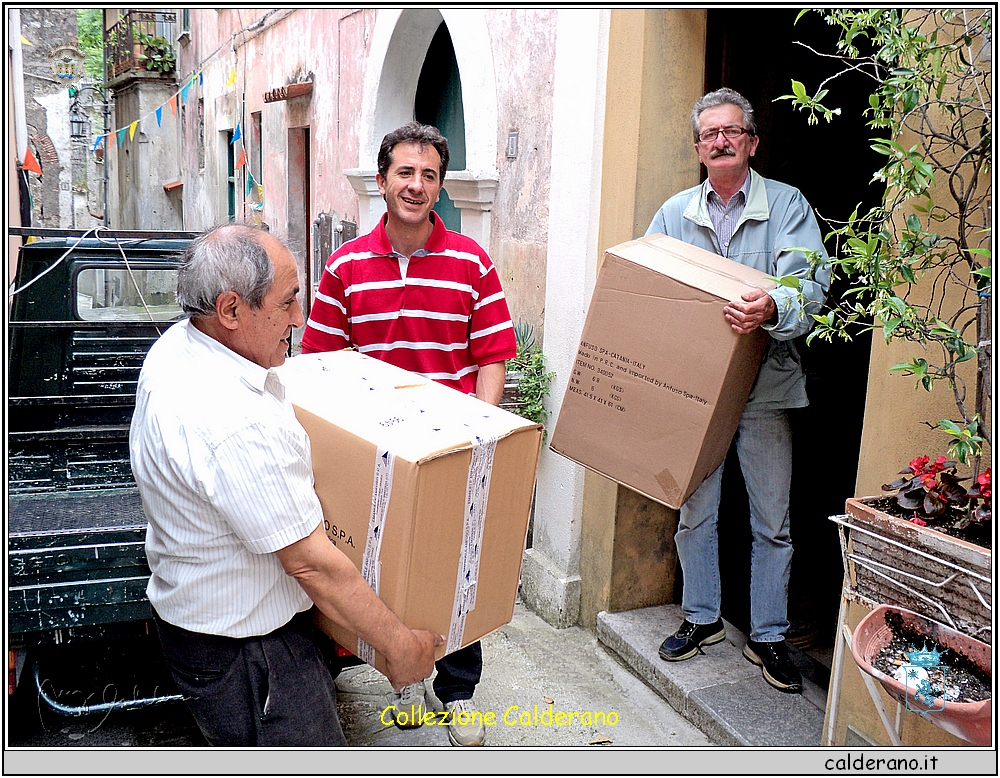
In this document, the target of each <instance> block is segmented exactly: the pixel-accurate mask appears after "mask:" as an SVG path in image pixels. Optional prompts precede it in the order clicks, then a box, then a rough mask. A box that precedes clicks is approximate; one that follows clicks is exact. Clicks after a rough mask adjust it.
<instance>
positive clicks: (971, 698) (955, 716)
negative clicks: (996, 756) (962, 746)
mask: <svg viewBox="0 0 1000 778" xmlns="http://www.w3.org/2000/svg"><path fill="white" fill-rule="evenodd" d="M851 653H852V655H853V656H854V661H855V662H856V663H857V665H858V667H859V668H860V669H861V670H862V672H864V673H867V674H868V675H870V676H871V677H872V678H874V679H875V680H876V681H878V682H879V683H880V684H881V685H882V688H883V689H885V691H886V692H887V693H888V694H889V696H890V697H892V698H893V699H894V700H896V702H898V703H900V704H901V705H904V706H905V707H906V709H907V710H910V711H913V712H916V713H919V714H920V715H921V716H923V717H925V718H926V719H927V720H929V721H931V722H933V723H934V724H935V725H937V726H938V727H940V728H941V729H943V730H945V731H947V732H950V733H951V734H953V735H956V736H958V737H960V738H962V739H963V740H965V741H967V742H969V743H972V744H973V745H977V746H989V745H990V744H991V737H992V726H991V713H992V708H993V705H992V698H991V695H990V681H991V678H992V675H993V672H992V668H993V663H992V650H991V646H989V645H988V644H986V643H983V642H982V641H979V640H976V639H974V638H971V637H969V636H968V635H965V634H963V633H962V632H959V631H957V630H954V629H951V628H950V627H948V626H946V625H944V624H941V623H939V622H936V621H933V620H932V619H928V618H925V617H924V616H921V615H920V614H918V613H914V612H913V611H910V610H907V609H905V608H898V607H893V606H889V605H881V606H879V607H877V608H875V609H874V610H873V611H872V612H871V613H869V614H868V615H867V616H865V617H864V618H863V619H862V620H861V621H860V622H859V623H858V626H857V628H856V629H855V630H854V634H853V636H852V639H851Z"/></svg>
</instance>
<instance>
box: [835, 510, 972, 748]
mask: <svg viewBox="0 0 1000 778" xmlns="http://www.w3.org/2000/svg"><path fill="white" fill-rule="evenodd" d="M830 520H831V521H832V522H834V523H835V524H837V525H838V530H839V535H840V550H841V555H842V558H843V563H844V571H845V577H844V589H843V596H842V598H841V603H840V614H839V618H838V625H839V626H838V635H837V641H836V646H835V648H834V660H833V670H832V673H831V678H830V699H829V703H828V706H829V711H830V713H829V716H828V717H827V718H828V721H827V731H826V733H825V738H824V741H825V742H824V745H827V746H830V745H833V741H834V738H835V735H836V731H837V718H838V714H839V708H840V693H841V683H842V680H843V673H844V659H845V656H846V655H849V654H850V653H851V639H852V637H851V631H850V629H849V628H848V626H847V622H848V607H849V604H850V603H851V602H857V603H859V604H860V605H862V606H864V607H866V608H868V609H873V608H875V607H877V606H878V605H879V604H882V603H885V604H891V605H897V606H900V607H904V608H908V609H910V610H914V611H917V612H920V613H922V614H923V615H925V616H926V617H927V618H930V619H933V620H935V621H939V622H941V623H943V624H948V625H949V626H951V627H952V628H954V629H957V630H961V631H963V632H965V633H966V634H969V635H972V636H973V637H976V638H978V639H980V640H984V641H986V642H990V643H992V602H991V599H990V598H991V597H992V578H991V577H990V574H989V572H990V556H991V555H990V554H989V553H988V552H984V553H983V554H982V555H977V554H974V553H973V554H972V556H971V557H970V559H973V560H974V563H967V562H964V561H963V562H960V561H957V560H956V559H954V558H946V556H945V555H943V554H941V553H933V552H931V551H928V550H926V549H924V550H922V549H920V548H915V547H914V546H913V545H912V544H908V543H902V542H900V541H899V540H897V539H896V538H893V537H890V536H889V534H888V533H886V532H883V531H879V527H878V526H876V525H868V526H865V525H866V524H867V522H865V521H863V520H862V519H860V518H859V517H858V516H856V515H851V514H843V515H838V516H831V517H830ZM980 556H981V557H982V558H981V559H980V558H979V557H980ZM876 557H878V558H876ZM977 568H978V569H977ZM858 672H859V673H860V674H861V677H862V679H863V680H864V682H865V687H866V688H867V689H868V693H869V695H870V696H871V699H872V703H873V704H874V705H875V709H876V711H877V712H878V715H879V719H880V720H881V722H882V725H883V727H884V728H885V732H886V734H887V735H888V737H889V740H890V742H891V743H892V744H893V745H895V746H899V745H902V742H901V739H900V737H901V732H902V712H903V706H902V705H901V704H900V703H899V702H897V703H896V710H895V716H892V715H891V714H890V711H889V710H887V708H886V706H885V704H884V703H883V701H882V697H881V694H880V693H879V685H878V684H877V683H876V682H875V680H874V679H873V678H871V677H870V676H869V675H868V674H866V673H865V672H863V671H862V670H861V669H860V668H859V670H858Z"/></svg>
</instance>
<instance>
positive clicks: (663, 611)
mask: <svg viewBox="0 0 1000 778" xmlns="http://www.w3.org/2000/svg"><path fill="white" fill-rule="evenodd" d="M683 618H684V617H683V614H682V613H681V609H680V606H679V605H659V606H655V607H651V608H641V609H638V610H633V611H624V612H622V613H607V612H605V611H602V612H601V613H599V614H598V616H597V639H598V640H599V641H600V642H601V643H602V644H603V645H605V646H606V647H608V648H609V649H610V650H612V651H613V652H614V653H616V654H618V656H620V657H621V658H622V660H623V661H624V662H625V664H626V665H628V666H629V667H630V668H631V669H632V671H633V672H634V673H635V674H636V675H638V676H639V677H640V678H642V679H643V680H644V681H645V682H646V683H647V684H648V685H649V686H650V687H652V688H653V689H654V690H655V691H657V692H658V693H659V694H660V695H661V696H663V697H664V699H666V700H667V702H669V703H670V705H671V706H672V707H673V708H674V709H675V710H677V711H678V712H679V713H680V714H681V715H683V716H684V717H685V718H686V719H688V720H689V721H690V722H691V723H693V724H694V725H695V726H696V727H698V728H699V729H700V730H701V731H702V732H704V733H705V735H706V736H707V737H709V738H711V739H712V740H713V741H714V742H716V743H718V744H719V745H722V746H762V747H781V746H786V747H809V746H818V745H820V743H821V742H822V732H823V717H824V711H825V708H826V691H825V690H824V689H823V688H821V687H820V686H818V685H817V684H816V683H815V682H814V681H812V680H811V679H810V678H809V677H808V673H810V672H811V670H812V660H810V659H809V657H807V656H805V655H804V654H802V653H801V652H800V651H798V649H796V648H795V647H794V646H791V645H790V646H789V655H790V656H791V657H792V660H793V661H794V662H795V664H796V666H798V667H799V669H800V670H803V693H802V694H785V693H783V692H779V691H778V690H776V689H774V688H772V687H771V686H770V685H769V684H768V683H767V681H765V680H764V677H763V675H762V673H761V670H760V668H759V667H757V666H756V665H754V664H752V663H750V662H749V661H747V659H746V658H744V656H743V653H742V652H743V645H744V644H745V642H746V636H745V635H743V633H741V632H740V631H739V630H737V629H736V628H735V627H733V625H732V624H730V623H729V622H725V624H726V639H725V640H724V641H722V642H721V643H717V644H716V645H714V646H706V647H705V648H703V649H702V651H703V652H704V653H703V654H699V655H697V656H694V657H692V658H691V659H687V660H684V661H681V662H665V661H664V660H662V659H660V657H659V655H658V653H657V650H658V649H659V646H660V643H662V642H663V640H664V638H666V637H667V636H668V635H671V634H673V633H674V631H676V629H677V628H678V627H679V626H680V624H681V621H682V620H683Z"/></svg>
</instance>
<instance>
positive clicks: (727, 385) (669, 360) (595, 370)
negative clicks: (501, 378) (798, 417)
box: [550, 235, 774, 508]
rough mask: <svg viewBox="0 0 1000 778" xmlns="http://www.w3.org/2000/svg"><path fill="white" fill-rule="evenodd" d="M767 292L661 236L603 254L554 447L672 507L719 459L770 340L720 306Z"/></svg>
mask: <svg viewBox="0 0 1000 778" xmlns="http://www.w3.org/2000/svg"><path fill="white" fill-rule="evenodd" d="M773 287H774V283H773V282H772V281H770V280H768V277H767V276H766V275H765V274H764V273H761V272H759V271H757V270H754V269H752V268H748V267H745V266H743V265H740V264H738V263H736V262H732V261H731V260H728V259H725V258H724V257H720V256H718V255H717V254H713V253H711V252H709V251H704V250H703V249H699V248H696V247H694V246H691V245H688V244H687V243H683V242H682V241H679V240H675V239H673V238H669V237H666V236H664V235H653V236H649V237H647V238H642V239H640V240H633V241H629V242H627V243H622V244H620V245H618V246H615V247H614V248H611V249H609V250H608V251H607V253H606V254H605V257H604V262H603V264H602V266H601V270H600V273H599V274H598V278H597V284H596V287H595V288H594V294H593V297H592V298H591V301H590V307H589V309H588V311H587V318H586V321H585V323H584V325H583V334H582V336H581V339H580V346H579V349H578V350H577V354H576V359H575V360H574V362H573V371H572V375H571V376H570V379H569V385H568V386H567V389H566V395H565V397H564V398H563V402H562V408H561V409H560V411H559V418H558V420H557V422H556V427H555V430H554V432H553V434H552V442H551V444H550V447H551V449H552V450H553V451H555V452H557V453H559V454H562V455H563V456H565V457H568V458H569V459H572V460H573V461H575V462H578V463H580V464H581V465H584V466H585V467H588V468H590V469H591V470H594V471H596V472H598V473H600V474H601V475H604V476H606V477H608V478H610V479H612V480H614V481H617V482H618V483H621V484H624V485H625V486H628V487H629V488H631V489H634V490H635V491H637V492H640V493H641V494H644V495H646V496H647V497H650V498H652V499H653V500H656V501H658V502H661V503H664V504H666V505H668V506H669V507H671V508H679V507H680V506H681V504H682V503H683V502H684V501H685V500H686V499H687V498H688V497H690V496H691V494H692V493H693V492H694V491H695V489H697V488H698V486H700V485H701V482H702V481H704V480H705V478H706V477H707V476H708V475H710V474H711V473H712V472H713V471H714V470H715V469H716V468H717V467H718V466H719V465H720V464H722V461H723V460H724V459H725V457H726V452H727V451H728V449H729V445H730V443H731V442H732V439H733V435H734V434H735V432H736V427H737V425H738V424H739V419H740V415H741V414H742V412H743V408H744V406H745V405H746V401H747V397H748V396H749V394H750V389H751V387H752V386H753V382H754V379H755V378H756V376H757V371H758V369H759V367H760V363H761V359H762V358H763V354H764V349H765V347H766V345H767V340H768V336H767V334H766V333H765V332H764V331H762V330H760V329H758V330H756V331H755V332H753V333H751V334H750V335H737V334H736V333H735V332H733V330H732V328H731V327H730V326H729V324H728V323H727V322H726V319H725V316H724V315H723V312H722V309H723V308H724V307H725V306H726V304H727V303H728V302H729V301H730V300H735V299H738V298H739V297H740V296H741V295H742V294H744V293H745V292H747V291H749V290H750V289H753V288H762V289H765V290H766V289H771V288H773Z"/></svg>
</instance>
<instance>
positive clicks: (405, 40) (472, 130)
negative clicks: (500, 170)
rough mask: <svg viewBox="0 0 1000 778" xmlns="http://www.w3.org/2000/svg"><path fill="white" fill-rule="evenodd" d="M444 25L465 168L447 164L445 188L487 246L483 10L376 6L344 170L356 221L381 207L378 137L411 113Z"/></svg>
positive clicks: (489, 84)
mask: <svg viewBox="0 0 1000 778" xmlns="http://www.w3.org/2000/svg"><path fill="white" fill-rule="evenodd" d="M442 21H444V22H445V23H446V24H447V25H448V30H449V32H450V33H451V38H452V43H453V45H454V47H455V58H456V60H457V61H458V69H459V74H460V76H461V79H462V86H463V99H464V102H465V106H464V107H465V147H466V166H465V170H456V171H448V175H447V178H446V179H445V189H446V190H447V191H448V194H449V196H450V197H451V198H452V200H454V202H455V205H456V206H457V207H458V208H461V209H462V232H464V233H465V234H466V235H468V236H469V237H471V238H473V239H474V240H476V241H477V242H479V243H480V245H482V246H483V247H484V248H486V249H487V251H488V250H489V242H490V211H491V209H492V206H493V196H494V194H495V192H496V185H497V177H498V174H497V170H496V164H497V163H496V158H497V101H496V86H495V76H494V70H493V56H492V48H491V46H490V38H489V32H488V30H487V28H486V18H485V15H484V13H483V12H482V11H475V10H443V11H438V10H436V9H423V8H420V9H406V10H379V11H378V15H377V17H376V19H375V29H374V30H373V33H372V44H371V50H370V54H369V60H368V68H367V73H366V76H365V87H364V97H363V99H362V106H361V121H360V126H359V135H360V148H359V167H358V168H356V169H353V170H345V171H344V174H345V175H346V176H347V177H348V179H349V180H350V182H351V185H352V186H353V187H354V191H355V192H356V193H357V195H358V215H359V221H360V223H359V225H358V227H359V229H360V230H361V231H362V232H367V231H368V230H370V229H371V228H372V227H373V226H374V225H375V221H376V220H377V219H378V218H379V217H380V216H381V215H382V213H384V212H385V203H384V202H383V201H382V198H381V196H380V195H379V193H378V187H377V186H376V184H375V173H376V172H377V162H376V160H377V157H378V148H379V144H380V143H381V141H382V138H383V137H384V136H385V134H386V133H387V132H390V131H391V130H393V129H395V128H396V127H398V126H400V125H401V124H405V123H406V122H408V121H411V120H412V119H413V102H414V97H415V95H416V91H417V79H418V78H419V75H420V69H421V66H422V65H423V61H424V56H425V55H426V53H427V48H428V46H429V45H430V42H431V39H432V38H433V37H434V33H435V31H436V30H437V28H438V26H440V24H441V22H442Z"/></svg>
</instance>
